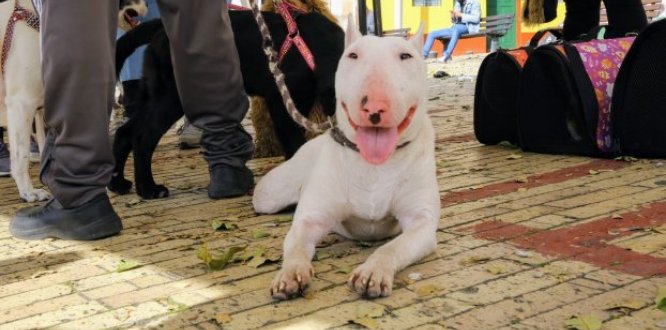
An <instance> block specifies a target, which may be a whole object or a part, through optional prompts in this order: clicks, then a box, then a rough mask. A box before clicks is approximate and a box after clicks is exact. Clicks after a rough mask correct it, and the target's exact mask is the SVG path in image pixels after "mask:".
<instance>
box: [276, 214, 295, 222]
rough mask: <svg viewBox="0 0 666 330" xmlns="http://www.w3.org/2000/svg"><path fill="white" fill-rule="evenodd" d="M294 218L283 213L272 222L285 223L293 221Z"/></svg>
mask: <svg viewBox="0 0 666 330" xmlns="http://www.w3.org/2000/svg"><path fill="white" fill-rule="evenodd" d="M293 220H294V218H293V217H292V216H291V215H284V216H281V217H277V218H275V220H274V222H275V223H287V222H291V221H293Z"/></svg>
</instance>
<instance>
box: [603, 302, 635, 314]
mask: <svg viewBox="0 0 666 330" xmlns="http://www.w3.org/2000/svg"><path fill="white" fill-rule="evenodd" d="M641 308H643V302H642V301H640V300H622V301H615V302H612V303H610V304H608V307H606V308H604V310H605V311H607V310H613V309H630V310H638V309H641Z"/></svg>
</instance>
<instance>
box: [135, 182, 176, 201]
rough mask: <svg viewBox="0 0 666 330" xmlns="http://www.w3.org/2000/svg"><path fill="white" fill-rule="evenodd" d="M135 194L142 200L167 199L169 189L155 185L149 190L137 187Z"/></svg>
mask: <svg viewBox="0 0 666 330" xmlns="http://www.w3.org/2000/svg"><path fill="white" fill-rule="evenodd" d="M137 194H139V196H141V198H143V199H157V198H167V197H169V189H168V188H167V187H165V186H162V185H155V186H152V187H149V188H139V187H138V186H137Z"/></svg>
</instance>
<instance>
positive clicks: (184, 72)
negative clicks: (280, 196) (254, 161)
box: [158, 0, 253, 198]
mask: <svg viewBox="0 0 666 330" xmlns="http://www.w3.org/2000/svg"><path fill="white" fill-rule="evenodd" d="M158 5H159V7H160V14H161V15H162V20H163V21H164V26H165V29H166V31H167V35H168V36H169V41H170V42H171V54H172V60H173V65H174V72H175V76H176V83H177V85H178V91H179V94H180V97H181V100H182V103H183V109H184V111H185V115H186V117H187V119H188V120H189V121H190V122H191V123H192V124H193V125H195V126H197V127H199V128H202V129H203V130H204V133H203V136H202V138H201V144H202V147H203V149H204V157H205V158H206V160H207V161H208V164H209V170H210V174H211V183H210V186H209V190H208V195H209V196H210V197H211V198H224V197H232V196H238V195H243V194H245V193H247V191H248V190H249V189H250V188H251V186H252V184H253V177H252V172H251V171H250V170H249V169H247V167H246V166H245V162H246V161H247V160H248V159H250V158H251V157H252V151H253V144H252V138H251V137H250V135H249V134H248V133H247V132H246V131H245V129H243V127H242V126H241V120H243V118H244V117H245V114H246V112H247V110H248V99H247V96H246V94H245V91H244V88H243V77H242V76H241V71H240V62H239V58H238V52H237V50H236V46H235V43H234V36H233V32H232V30H231V25H230V24H231V23H230V21H229V15H228V13H227V8H226V3H225V2H224V1H218V0H190V1H182V0H159V1H158ZM211 31H215V33H211Z"/></svg>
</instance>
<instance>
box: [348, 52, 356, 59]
mask: <svg viewBox="0 0 666 330" xmlns="http://www.w3.org/2000/svg"><path fill="white" fill-rule="evenodd" d="M347 57H349V58H351V59H353V60H355V59H357V58H358V54H356V53H349V55H347Z"/></svg>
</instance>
